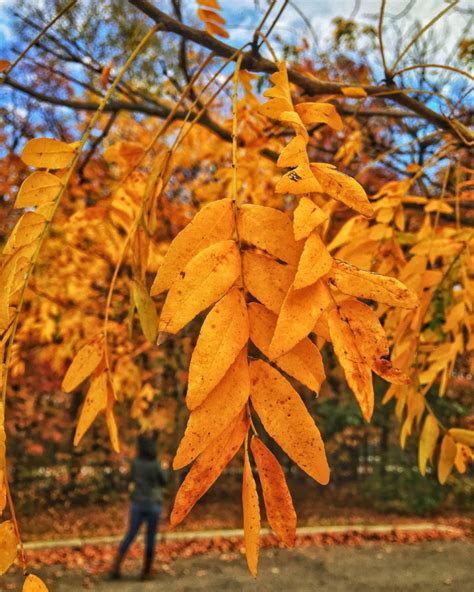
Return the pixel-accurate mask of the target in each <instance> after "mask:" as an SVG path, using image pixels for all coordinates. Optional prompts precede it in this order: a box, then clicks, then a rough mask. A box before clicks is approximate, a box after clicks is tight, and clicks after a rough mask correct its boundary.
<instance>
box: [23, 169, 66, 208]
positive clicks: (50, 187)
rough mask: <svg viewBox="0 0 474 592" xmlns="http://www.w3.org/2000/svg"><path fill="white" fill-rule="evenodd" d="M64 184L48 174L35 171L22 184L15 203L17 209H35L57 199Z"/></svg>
mask: <svg viewBox="0 0 474 592" xmlns="http://www.w3.org/2000/svg"><path fill="white" fill-rule="evenodd" d="M62 186H63V184H62V181H61V179H59V178H58V177H56V175H52V174H51V173H46V172H45V171H35V172H34V173H33V174H32V175H30V176H29V177H27V178H26V179H25V180H24V181H23V183H22V184H21V187H20V190H19V191H18V195H17V197H16V201H15V208H33V207H35V206H40V205H42V204H45V203H50V202H52V201H54V200H55V199H56V197H57V196H58V194H59V192H60V191H61V188H62Z"/></svg>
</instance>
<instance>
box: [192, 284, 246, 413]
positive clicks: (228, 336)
mask: <svg viewBox="0 0 474 592" xmlns="http://www.w3.org/2000/svg"><path fill="white" fill-rule="evenodd" d="M248 338H249V322H248V316H247V305H246V303H245V300H244V297H243V296H242V292H241V291H240V290H239V289H238V288H232V289H231V290H230V291H229V292H228V293H227V294H226V295H225V296H224V297H223V298H221V300H219V302H217V303H216V304H215V305H214V308H213V309H212V310H211V312H210V313H209V314H208V315H207V317H206V320H205V321H204V323H203V325H202V327H201V331H200V333H199V337H198V340H197V343H196V347H195V348H194V351H193V355H192V357H191V364H190V366H189V380H188V392H187V395H186V404H187V406H188V408H189V409H195V408H196V407H197V406H198V405H200V404H201V403H202V402H203V401H204V399H205V398H206V396H207V395H208V393H209V392H210V391H211V390H212V389H213V388H214V387H215V386H216V385H217V383H218V382H219V381H220V380H221V379H222V378H223V376H224V374H225V373H226V372H227V370H228V369H229V367H230V366H231V365H232V363H233V362H234V360H235V358H236V357H237V355H238V353H239V352H240V351H242V348H243V347H244V345H245V344H246V343H247V341H248Z"/></svg>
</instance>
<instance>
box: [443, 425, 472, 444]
mask: <svg viewBox="0 0 474 592" xmlns="http://www.w3.org/2000/svg"><path fill="white" fill-rule="evenodd" d="M449 434H450V436H452V437H453V438H454V439H455V440H456V442H460V443H461V444H465V445H466V446H474V430H463V429H461V428H451V429H450V430H449Z"/></svg>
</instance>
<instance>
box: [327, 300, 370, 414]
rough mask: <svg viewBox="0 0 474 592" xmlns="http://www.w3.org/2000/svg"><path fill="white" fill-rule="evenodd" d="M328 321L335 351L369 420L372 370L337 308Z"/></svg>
mask: <svg viewBox="0 0 474 592" xmlns="http://www.w3.org/2000/svg"><path fill="white" fill-rule="evenodd" d="M328 323H329V333H330V335H331V342H332V346H333V348H334V353H335V354H336V356H337V358H338V360H339V363H340V364H341V366H342V369H343V370H344V376H345V377H346V380H347V383H348V385H349V387H350V388H351V390H352V392H353V393H354V395H355V397H356V399H357V401H358V403H359V406H360V409H361V411H362V415H363V416H364V417H365V419H366V420H367V421H370V419H371V417H372V413H373V411H374V387H373V384H372V372H371V371H370V368H369V366H368V365H367V363H366V362H365V361H364V360H363V359H362V356H361V355H360V353H359V350H358V349H357V344H356V339H355V336H354V333H353V332H352V331H351V328H350V326H349V324H348V323H346V321H344V320H343V319H341V317H340V316H339V312H338V310H337V308H334V309H333V310H331V311H330V312H329V314H328Z"/></svg>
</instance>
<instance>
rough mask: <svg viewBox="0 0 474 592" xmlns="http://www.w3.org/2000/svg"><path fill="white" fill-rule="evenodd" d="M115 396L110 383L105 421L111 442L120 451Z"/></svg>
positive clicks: (114, 448) (115, 449) (116, 450)
mask: <svg viewBox="0 0 474 592" xmlns="http://www.w3.org/2000/svg"><path fill="white" fill-rule="evenodd" d="M114 405H115V397H114V393H113V391H112V387H111V386H110V384H108V389H107V407H106V408H105V423H106V425H107V430H108V432H109V438H110V442H111V444H112V448H113V450H114V451H115V452H117V453H119V452H120V440H119V433H118V428H117V422H116V421H115V415H114Z"/></svg>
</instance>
